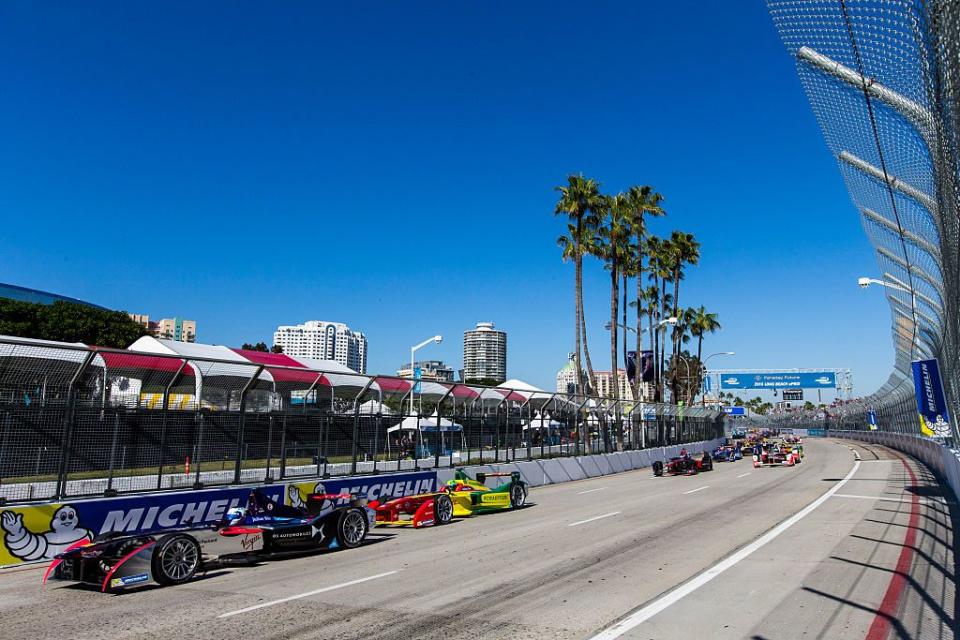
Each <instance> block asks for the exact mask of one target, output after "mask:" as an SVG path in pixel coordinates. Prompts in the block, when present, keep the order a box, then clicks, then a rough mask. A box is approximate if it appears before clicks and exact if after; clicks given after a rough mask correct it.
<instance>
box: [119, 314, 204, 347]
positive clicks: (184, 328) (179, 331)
mask: <svg viewBox="0 0 960 640" xmlns="http://www.w3.org/2000/svg"><path fill="white" fill-rule="evenodd" d="M127 315H129V316H130V319H131V320H133V321H134V322H136V323H137V324H140V325H143V327H145V328H146V329H147V330H148V331H149V332H150V335H152V336H153V337H154V338H163V339H165V340H176V341H177V342H196V341H197V323H196V321H194V320H184V319H183V318H177V317H174V318H162V319H160V320H151V319H150V316H148V315H146V314H142V313H130V314H127Z"/></svg>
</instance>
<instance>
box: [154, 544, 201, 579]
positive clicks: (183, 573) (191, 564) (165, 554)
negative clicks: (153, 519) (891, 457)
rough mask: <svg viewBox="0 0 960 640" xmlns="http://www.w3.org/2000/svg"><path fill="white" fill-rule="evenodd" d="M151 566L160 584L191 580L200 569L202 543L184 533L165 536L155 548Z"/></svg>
mask: <svg viewBox="0 0 960 640" xmlns="http://www.w3.org/2000/svg"><path fill="white" fill-rule="evenodd" d="M150 568H151V569H152V571H153V579H154V580H156V581H157V582H158V583H159V584H162V585H165V586H166V585H174V584H183V583H185V582H190V581H191V580H193V577H194V576H195V575H196V574H197V570H199V569H200V544H199V543H198V542H197V540H196V539H195V538H194V537H193V536H190V535H187V534H184V533H175V534H171V535H166V536H163V537H162V538H160V540H159V541H158V542H157V546H156V547H155V548H154V550H153V558H152V559H151V562H150Z"/></svg>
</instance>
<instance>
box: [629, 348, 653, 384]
mask: <svg viewBox="0 0 960 640" xmlns="http://www.w3.org/2000/svg"><path fill="white" fill-rule="evenodd" d="M640 376H641V377H640V380H641V381H642V382H653V351H641V352H640ZM627 379H628V380H630V383H631V384H633V383H634V382H635V381H636V379H637V352H636V351H627Z"/></svg>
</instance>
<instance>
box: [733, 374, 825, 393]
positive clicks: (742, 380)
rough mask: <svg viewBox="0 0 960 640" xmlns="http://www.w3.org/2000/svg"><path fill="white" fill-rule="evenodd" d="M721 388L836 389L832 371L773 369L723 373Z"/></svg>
mask: <svg viewBox="0 0 960 640" xmlns="http://www.w3.org/2000/svg"><path fill="white" fill-rule="evenodd" d="M720 388H721V389H836V388H837V374H836V372H834V371H773V372H769V373H736V372H735V373H724V374H721V375H720Z"/></svg>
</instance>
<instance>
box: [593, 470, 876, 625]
mask: <svg viewBox="0 0 960 640" xmlns="http://www.w3.org/2000/svg"><path fill="white" fill-rule="evenodd" d="M859 468H860V461H859V460H857V461H855V462H854V463H853V469H851V470H850V473H848V474H847V475H846V476H845V477H844V478H843V480H841V481H840V482H838V483H837V484H835V485H833V487H831V488H830V489H829V490H828V491H827V492H826V493H824V494H823V495H822V496H820V497H819V498H817V499H816V500H814V501H813V502H811V503H810V504H808V505H807V506H806V507H804V508H803V509H801V510H800V511H798V512H797V513H795V514H793V515H792V516H790V517H789V518H787V519H786V520H784V521H783V522H781V523H780V524H778V525H777V526H776V527H774V528H773V529H771V530H770V531H768V532H767V533H765V534H763V535H762V536H760V537H759V538H757V539H756V540H754V541H753V542H751V543H750V544H748V545H747V546H745V547H743V548H742V549H740V550H739V551H737V552H736V553H734V554H733V555H730V556H728V557H727V558H724V559H723V560H721V561H720V562H718V563H717V564H715V565H713V566H712V567H710V568H709V569H707V570H706V571H704V572H702V573H700V574H698V575H697V576H696V577H695V578H693V579H692V580H689V581H687V582H685V583H683V584H682V585H680V586H679V587H677V588H676V589H674V590H673V591H670V592H668V593H666V594H665V595H663V596H661V597H660V598H657V599H656V600H654V601H653V602H651V603H650V604H648V605H647V606H645V607H643V608H642V609H639V610H637V611H635V612H633V613H631V614H630V615H628V616H626V617H625V618H623V619H622V620H620V621H619V622H617V623H616V624H614V625H612V626H610V627H607V628H606V629H604V630H603V631H601V632H600V633H598V634H597V635H595V636H591V638H590V640H614V638H619V637H620V636H622V635H623V634H625V633H627V632H628V631H630V630H631V629H634V628H636V627H638V626H640V625H641V624H643V623H644V622H646V621H647V620H649V619H650V618H652V617H653V616H655V615H657V614H658V613H660V612H661V611H663V610H664V609H666V608H667V607H669V606H670V605H672V604H674V603H675V602H678V601H679V600H681V599H682V598H684V597H686V596H688V595H690V594H691V593H693V592H694V591H696V590H697V589H699V588H700V587H702V586H703V585H705V584H707V583H708V582H710V581H711V580H713V579H714V578H716V577H717V576H718V575H720V574H721V573H723V572H724V571H726V570H727V569H729V568H730V567H732V566H734V565H736V564H737V563H738V562H740V561H741V560H743V559H744V558H746V557H747V556H749V555H750V554H752V553H753V552H754V551H756V550H758V549H760V548H761V547H763V546H764V545H765V544H767V543H768V542H770V541H771V540H773V539H774V538H776V537H777V536H779V535H780V534H781V533H783V532H784V531H786V530H787V529H789V528H790V527H792V526H793V525H795V524H796V523H797V522H799V521H800V520H802V519H803V518H805V517H806V516H808V515H810V513H812V512H813V511H814V509H816V508H817V507H819V506H820V505H821V504H823V503H824V502H826V501H827V500H828V499H829V498H830V497H831V496H833V495H834V494H836V493H837V491H839V490H840V489H841V487H843V485H845V484H847V481H848V480H850V478H852V477H853V474H855V473H856V472H857V469H859Z"/></svg>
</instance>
